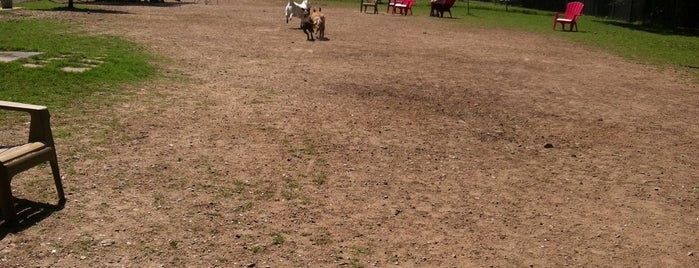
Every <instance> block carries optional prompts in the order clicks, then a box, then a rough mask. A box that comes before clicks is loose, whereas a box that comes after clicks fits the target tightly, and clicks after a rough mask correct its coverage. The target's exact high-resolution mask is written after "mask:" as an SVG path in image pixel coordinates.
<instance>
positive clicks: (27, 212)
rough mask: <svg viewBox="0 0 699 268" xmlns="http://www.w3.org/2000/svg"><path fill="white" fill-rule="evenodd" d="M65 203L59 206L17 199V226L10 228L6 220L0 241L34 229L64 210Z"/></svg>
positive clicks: (1, 230) (0, 231)
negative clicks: (10, 235)
mask: <svg viewBox="0 0 699 268" xmlns="http://www.w3.org/2000/svg"><path fill="white" fill-rule="evenodd" d="M64 206H65V203H63V202H61V203H59V204H57V205H54V204H48V203H42V202H35V201H31V200H27V199H22V198H15V210H16V211H17V224H15V225H12V226H8V224H7V222H5V219H4V218H0V219H2V225H1V227H0V240H2V239H4V238H5V237H6V236H7V235H8V234H10V233H18V232H21V231H24V230H26V229H28V228H29V227H32V226H34V225H36V224H37V223H39V222H40V221H42V220H43V219H46V218H48V217H49V216H51V214H53V213H54V212H56V211H59V210H61V209H63V207H64Z"/></svg>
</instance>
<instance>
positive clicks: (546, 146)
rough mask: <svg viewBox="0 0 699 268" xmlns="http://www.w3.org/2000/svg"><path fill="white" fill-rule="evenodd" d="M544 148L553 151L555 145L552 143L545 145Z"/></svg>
mask: <svg viewBox="0 0 699 268" xmlns="http://www.w3.org/2000/svg"><path fill="white" fill-rule="evenodd" d="M544 148H546V149H551V148H553V144H550V143H547V144H544Z"/></svg>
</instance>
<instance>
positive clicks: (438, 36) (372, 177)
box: [0, 0, 699, 267]
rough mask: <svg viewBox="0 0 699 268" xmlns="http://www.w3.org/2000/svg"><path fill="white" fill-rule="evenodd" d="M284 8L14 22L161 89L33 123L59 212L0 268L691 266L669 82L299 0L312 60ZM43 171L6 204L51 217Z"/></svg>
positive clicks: (698, 261) (685, 123)
mask: <svg viewBox="0 0 699 268" xmlns="http://www.w3.org/2000/svg"><path fill="white" fill-rule="evenodd" d="M285 2H286V1H283V0H274V1H272V0H257V1H253V0H220V1H218V4H216V2H215V1H209V4H208V5H205V4H204V2H203V0H202V1H200V2H199V3H194V2H182V3H170V4H166V5H118V6H114V5H99V6H95V8H100V9H105V10H111V11H118V12H111V13H95V12H92V13H80V12H72V13H71V12H68V13H66V12H31V11H26V10H16V11H13V12H17V14H23V15H22V16H29V17H31V16H36V17H42V16H53V17H56V18H59V19H63V20H70V21H74V22H78V23H80V24H82V25H84V27H85V28H86V29H87V31H88V32H90V33H94V34H110V35H117V36H123V37H124V38H126V39H129V40H132V41H134V42H136V43H139V44H141V45H142V46H144V47H145V48H146V49H147V50H148V51H150V52H152V53H154V54H156V55H159V56H161V57H162V58H163V60H162V61H159V62H158V63H157V64H158V65H159V67H161V68H162V69H163V73H164V76H163V78H158V79H157V80H156V81H153V82H149V83H147V84H145V85H139V86H136V87H133V88H130V89H129V90H130V91H133V92H134V94H136V96H135V97H134V98H130V99H129V101H127V102H124V103H119V104H116V105H115V107H114V108H110V109H102V110H99V109H96V110H92V111H85V112H84V114H83V115H76V116H70V115H63V114H62V113H61V111H52V114H53V125H54V128H56V129H58V130H61V131H64V132H65V131H67V130H71V131H74V133H73V134H72V135H70V138H60V139H58V140H57V146H58V153H59V160H60V161H61V168H62V171H63V173H64V175H65V178H64V184H65V189H66V194H67V195H68V196H67V197H68V201H67V203H66V205H65V208H63V209H61V210H57V211H51V210H50V209H49V211H48V213H47V212H44V215H43V216H41V217H40V218H39V219H38V220H33V221H32V220H30V219H27V220H25V221H24V225H23V227H21V228H19V229H15V230H12V231H7V230H6V231H4V232H3V234H2V240H1V241H0V266H3V267H5V266H21V267H33V266H40V267H76V266H83V267H87V266H89V267H161V266H162V267H211V266H219V267H336V266H340V267H373V266H377V267H490V266H493V267H563V266H582V267H697V266H699V233H698V232H697V231H698V230H699V172H698V171H699V169H698V167H699V141H698V139H697V138H699V124H698V123H697V122H699V87H697V84H696V82H695V81H693V80H692V79H691V78H690V77H689V76H688V75H686V74H684V73H682V72H679V71H675V70H672V69H669V68H665V69H662V70H659V69H658V68H655V67H653V66H649V65H644V64H639V63H634V62H629V61H626V60H623V59H621V58H619V57H616V56H614V55H611V54H608V53H605V52H600V51H595V50H594V49H590V48H587V47H583V46H580V45H576V44H571V43H566V42H565V41H563V40H559V39H557V38H556V37H555V36H554V37H544V36H537V35H534V34H530V33H525V32H520V31H514V30H493V29H472V28H469V29H464V28H459V27H457V26H456V25H455V23H454V22H455V20H448V19H436V18H430V17H427V16H407V17H404V16H398V15H387V14H385V12H382V13H381V14H378V15H373V14H361V13H360V12H359V7H358V5H357V6H356V7H354V6H352V7H351V8H350V7H337V6H329V5H325V4H323V3H315V4H316V6H318V4H320V6H322V7H323V12H324V13H325V15H326V17H327V32H326V37H327V40H324V41H316V42H308V41H305V35H304V34H303V33H302V32H301V31H300V30H298V29H295V28H296V27H298V22H299V21H298V20H297V19H294V20H292V22H290V23H289V24H286V23H285V21H284V18H283V12H284V5H285ZM312 3H313V2H312ZM384 8H385V7H384ZM542 27H543V26H542ZM545 27H549V26H548V25H546V26H545ZM581 30H582V29H581ZM577 34H589V33H584V32H581V33H577ZM47 170H48V169H38V171H31V172H27V173H26V174H23V175H21V176H18V178H17V179H16V180H15V181H13V189H14V191H15V195H16V196H17V198H18V199H20V200H24V201H25V202H45V203H55V197H54V190H53V188H52V185H51V181H50V176H49V175H48V174H47V172H48V171H47Z"/></svg>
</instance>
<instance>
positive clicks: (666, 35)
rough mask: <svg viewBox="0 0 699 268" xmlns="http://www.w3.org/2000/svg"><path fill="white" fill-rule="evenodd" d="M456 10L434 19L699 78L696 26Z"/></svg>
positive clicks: (419, 12)
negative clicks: (564, 26)
mask: <svg viewBox="0 0 699 268" xmlns="http://www.w3.org/2000/svg"><path fill="white" fill-rule="evenodd" d="M385 2H386V1H384V4H383V5H382V6H381V7H379V11H380V12H385V11H386V9H385V8H386V5H385ZM316 3H317V4H320V3H333V4H338V5H342V6H349V7H352V6H355V7H356V9H357V11H359V4H358V3H359V1H356V0H318V1H316ZM382 8H383V9H382ZM413 13H414V15H415V16H425V17H426V16H428V15H429V1H427V0H417V2H416V4H415V5H414V6H413ZM452 13H453V16H454V17H455V18H456V19H453V20H452V19H437V18H434V20H435V21H436V22H437V21H438V22H440V23H454V24H458V25H460V26H461V27H467V28H500V29H517V30H523V31H528V32H531V33H534V34H541V35H545V36H550V37H552V38H554V40H552V42H555V38H560V39H563V40H568V41H572V42H576V43H580V44H584V45H587V46H590V47H592V48H595V49H602V50H605V51H608V52H611V53H614V54H616V55H619V56H621V57H624V58H626V59H629V60H633V61H638V62H643V63H649V64H654V65H657V66H660V67H666V66H669V67H675V68H679V69H685V70H687V71H689V72H690V73H692V74H693V75H694V76H695V78H699V35H697V34H696V33H697V31H696V30H694V32H693V33H691V32H686V31H685V32H681V31H678V30H674V29H668V28H653V27H645V26H641V25H638V24H634V23H627V22H621V21H614V20H607V19H604V18H596V17H591V16H582V17H581V18H580V19H579V21H578V29H579V31H578V32H562V31H560V30H558V31H553V30H552V27H553V16H554V13H553V12H549V11H541V10H532V9H524V8H518V7H512V6H509V7H508V8H507V11H505V6H504V5H496V4H493V3H489V2H479V1H474V0H472V1H470V4H469V5H468V9H467V5H466V2H461V1H459V2H457V3H456V4H455V6H454V7H452ZM583 14H584V10H583ZM447 16H448V14H447ZM558 29H560V26H558Z"/></svg>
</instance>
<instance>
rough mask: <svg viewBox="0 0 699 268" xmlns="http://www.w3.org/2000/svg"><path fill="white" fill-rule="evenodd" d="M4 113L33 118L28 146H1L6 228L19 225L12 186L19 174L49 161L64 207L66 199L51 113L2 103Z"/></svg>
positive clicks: (0, 201) (0, 198) (0, 191)
mask: <svg viewBox="0 0 699 268" xmlns="http://www.w3.org/2000/svg"><path fill="white" fill-rule="evenodd" d="M0 110H10V111H18V112H26V113H29V115H30V118H31V122H30V124H29V139H28V141H27V143H24V144H18V145H11V146H0V209H1V210H2V215H3V216H4V218H5V225H6V226H12V225H15V224H16V223H17V215H16V212H15V204H14V198H13V196H12V187H11V182H12V177H14V176H15V175H17V174H19V173H21V172H23V171H25V170H27V169H30V168H32V167H35V166H37V165H40V164H43V163H46V162H49V164H50V165H51V172H52V173H53V180H54V183H55V184H56V191H58V205H59V206H63V205H64V204H65V200H66V198H65V195H64V194H63V183H62V182H61V175H60V172H59V170H58V157H57V156H56V149H55V145H54V142H53V134H52V133H51V123H50V120H49V118H50V115H49V110H48V109H47V108H46V107H44V106H39V105H31V104H24V103H17V102H9V101H0Z"/></svg>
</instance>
